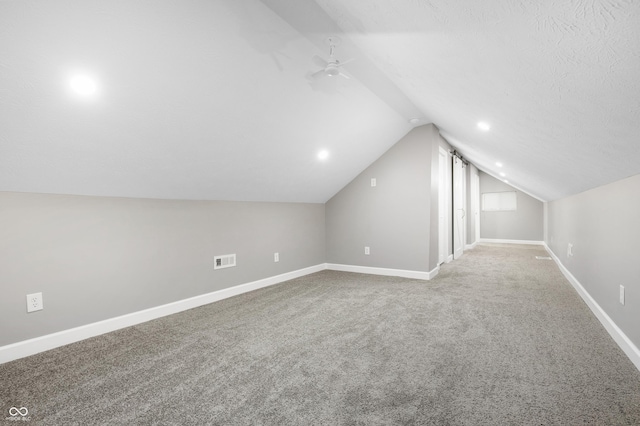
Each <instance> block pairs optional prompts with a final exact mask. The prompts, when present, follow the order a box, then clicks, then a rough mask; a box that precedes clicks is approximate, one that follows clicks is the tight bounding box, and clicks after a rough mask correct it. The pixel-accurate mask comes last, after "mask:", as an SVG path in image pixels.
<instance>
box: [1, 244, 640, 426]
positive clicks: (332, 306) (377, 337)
mask: <svg viewBox="0 0 640 426" xmlns="http://www.w3.org/2000/svg"><path fill="white" fill-rule="evenodd" d="M536 256H546V252H545V251H544V249H542V248H540V247H535V246H497V245H494V246H490V245H481V246H477V247H476V248H475V249H473V250H470V251H467V252H465V255H464V256H463V257H462V258H460V259H459V260H457V261H455V262H452V263H450V264H447V265H444V266H443V268H442V269H441V271H440V274H439V275H438V276H437V277H436V278H435V279H434V280H432V281H418V280H411V279H404V278H394V277H380V276H372V275H362V274H352V273H344V272H335V271H323V272H319V273H316V274H312V275H308V276H306V277H303V278H299V279H295V280H292V281H288V282H286V283H282V284H280V285H277V286H272V287H269V288H265V289H261V290H258V291H255V292H251V293H247V294H244V295H241V296H238V297H234V298H231V299H227V300H223V301H221V302H217V303H214V304H211V305H207V306H203V307H200V308H197V309H192V310H190V311H186V312H183V313H180V314H176V315H173V316H170V317H165V318H162V319H159V320H155V321H151V322H148V323H145V324H141V325H138V326H134V327H130V328H127V329H123V330H120V331H117V332H113V333H109V334H106V335H103V336H99V337H96V338H92V339H88V340H85V341H83V342H79V343H75V344H72V345H68V346H65V347H62V348H58V349H55V350H52V351H49V352H45V353H42V354H38V355H35V356H32V357H29V358H25V359H21V360H17V361H14V362H10V363H6V364H3V365H0V408H1V409H2V410H3V415H2V417H0V420H2V421H4V417H7V416H8V414H7V412H8V410H9V408H10V407H12V406H16V407H22V406H24V407H28V409H29V418H30V420H31V422H32V423H35V424H64V425H69V424H82V425H87V424H100V425H105V424H125V423H127V424H181V425H184V424H220V425H233V424H246V425H249V424H251V425H253V424H264V425H267V424H269V425H276V424H277V425H285V424H295V425H306V424H323V425H324V424H327V425H336V424H344V425H358V424H361V425H378V424H380V425H382V424H384V425H389V424H442V425H501V424H507V425H520V424H525V425H543V424H544V425H547V424H557V425H573V424H597V425H618V424H621V425H637V424H640V372H639V371H638V370H637V369H636V368H635V367H634V365H633V364H632V363H631V361H629V359H628V358H627V357H626V356H625V355H624V353H623V352H622V351H621V350H620V349H619V348H618V347H617V346H616V344H615V343H614V341H613V340H612V339H611V338H610V337H609V335H608V334H607V333H606V331H605V330H604V328H603V327H602V326H601V325H600V323H599V322H598V321H597V319H596V318H595V317H594V316H593V315H592V314H591V312H590V311H589V309H588V308H587V306H586V305H585V304H584V303H583V302H582V300H581V299H580V298H579V296H578V295H577V293H576V292H575V291H574V290H573V288H572V287H571V286H570V284H569V283H568V282H566V280H565V279H564V278H563V276H562V274H561V273H560V271H559V270H558V268H557V266H556V265H555V263H554V262H553V261H550V260H537V259H536Z"/></svg>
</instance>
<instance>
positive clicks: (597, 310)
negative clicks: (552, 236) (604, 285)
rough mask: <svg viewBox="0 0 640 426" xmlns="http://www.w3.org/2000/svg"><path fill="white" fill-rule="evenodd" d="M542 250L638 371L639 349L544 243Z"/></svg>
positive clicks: (639, 361) (639, 368) (639, 367)
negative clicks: (549, 256) (545, 251)
mask: <svg viewBox="0 0 640 426" xmlns="http://www.w3.org/2000/svg"><path fill="white" fill-rule="evenodd" d="M543 245H544V248H545V249H546V250H547V252H548V253H549V254H550V255H551V257H552V258H553V260H554V261H555V262H556V264H557V265H558V267H559V268H560V271H561V272H562V274H563V275H564V276H565V277H566V278H567V280H568V281H569V283H571V285H572V286H573V288H574V289H575V290H576V291H577V292H578V294H579V295H580V297H582V300H584V302H585V303H586V304H587V306H588V307H589V309H591V312H593V314H594V315H595V316H596V318H598V320H599V321H600V323H601V324H602V325H603V326H604V328H605V329H606V330H607V332H608V333H609V335H610V336H611V337H612V338H613V340H615V342H616V343H617V344H618V346H620V349H622V351H623V352H624V353H625V354H626V355H627V356H628V357H629V359H630V360H631V362H633V364H634V365H635V366H636V368H637V369H638V370H640V349H638V347H637V346H636V345H634V343H633V342H632V341H631V340H630V339H629V338H628V337H627V335H626V334H624V332H623V331H622V330H621V329H620V327H618V326H617V325H616V323H615V322H613V320H612V319H611V317H609V315H607V313H606V312H605V311H604V309H602V308H601V307H600V305H598V302H596V301H595V299H594V298H593V297H591V295H590V294H589V293H588V292H587V290H585V288H584V287H583V286H582V284H580V282H579V281H578V280H577V278H576V277H574V276H573V274H572V273H571V272H569V270H568V269H567V268H566V267H565V266H564V265H563V264H562V262H561V261H560V259H559V258H558V256H556V254H555V253H554V252H553V251H552V250H551V249H550V248H549V246H547V244H546V243H543Z"/></svg>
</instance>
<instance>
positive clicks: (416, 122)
mask: <svg viewBox="0 0 640 426" xmlns="http://www.w3.org/2000/svg"><path fill="white" fill-rule="evenodd" d="M420 121H422V120H421V119H420V118H412V119H410V120H409V123H411V124H418V123H419V122H420Z"/></svg>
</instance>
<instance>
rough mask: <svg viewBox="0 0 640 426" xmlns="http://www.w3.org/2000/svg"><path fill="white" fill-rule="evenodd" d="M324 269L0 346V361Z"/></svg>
mask: <svg viewBox="0 0 640 426" xmlns="http://www.w3.org/2000/svg"><path fill="white" fill-rule="evenodd" d="M325 269H327V265H326V263H323V264H319V265H315V266H311V267H308V268H303V269H298V270H296V271H292V272H287V273H284V274H280V275H276V276H273V277H269V278H264V279H261V280H258V281H253V282H250V283H246V284H240V285H237V286H234V287H229V288H225V289H222V290H218V291H214V292H211V293H207V294H202V295H200V296H195V297H190V298H188V299H183V300H178V301H176V302H172V303H167V304H166V305H161V306H156V307H153V308H149V309H145V310H142V311H138V312H132V313H130V314H126V315H121V316H118V317H115V318H109V319H106V320H103V321H98V322H94V323H92V324H87V325H82V326H80V327H75V328H71V329H69V330H63V331H59V332H56V333H52V334H48V335H46V336H41V337H36V338H33V339H29V340H24V341H22V342H17V343H12V344H10V345H6V346H2V347H0V364H2V363H5V362H9V361H13V360H15V359H19V358H24V357H26V356H29V355H35V354H37V353H40V352H44V351H47V350H49V349H54V348H57V347H60V346H64V345H68V344H70V343H74V342H78V341H80V340H84V339H88V338H90V337H95V336H99V335H101V334H105V333H109V332H111V331H115V330H119V329H121V328H125V327H130V326H132V325H136V324H140V323H143V322H147V321H151V320H154V319H157V318H161V317H164V316H167V315H172V314H176V313H178V312H182V311H186V310H187V309H193V308H197V307H198V306H202V305H207V304H209V303H213V302H217V301H219V300H223V299H227V298H229V297H233V296H237V295H239V294H242V293H247V292H249V291H253V290H257V289H259V288H263V287H268V286H271V285H274V284H279V283H281V282H284V281H288V280H292V279H294V278H299V277H302V276H305V275H309V274H312V273H314V272H319V271H323V270H325Z"/></svg>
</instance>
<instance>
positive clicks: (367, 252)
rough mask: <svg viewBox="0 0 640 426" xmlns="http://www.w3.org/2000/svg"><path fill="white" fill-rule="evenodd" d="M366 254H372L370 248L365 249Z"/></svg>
mask: <svg viewBox="0 0 640 426" xmlns="http://www.w3.org/2000/svg"><path fill="white" fill-rule="evenodd" d="M364 254H366V255H369V254H371V250H369V247H365V248H364Z"/></svg>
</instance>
